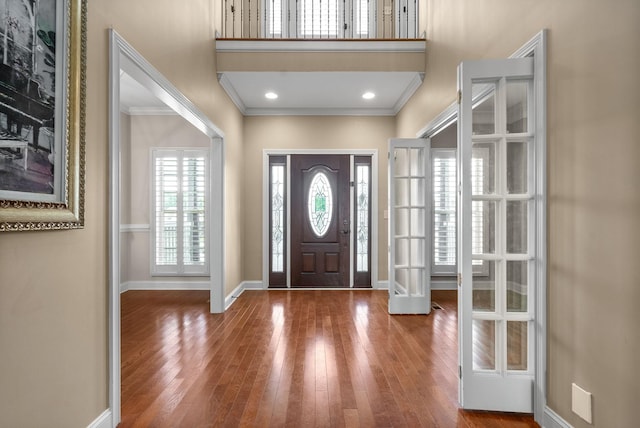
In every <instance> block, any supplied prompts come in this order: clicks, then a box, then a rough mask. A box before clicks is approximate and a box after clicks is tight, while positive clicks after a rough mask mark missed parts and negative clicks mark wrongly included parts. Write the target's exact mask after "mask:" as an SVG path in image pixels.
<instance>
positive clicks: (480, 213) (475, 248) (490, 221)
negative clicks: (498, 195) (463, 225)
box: [471, 201, 496, 254]
mask: <svg viewBox="0 0 640 428" xmlns="http://www.w3.org/2000/svg"><path fill="white" fill-rule="evenodd" d="M471 222H472V223H471V252H472V253H473V254H494V253H495V252H496V202H495V201H473V202H472V203H471Z"/></svg>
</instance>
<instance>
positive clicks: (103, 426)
mask: <svg viewBox="0 0 640 428" xmlns="http://www.w3.org/2000/svg"><path fill="white" fill-rule="evenodd" d="M112 419H113V415H112V413H111V409H107V410H105V411H104V412H102V414H101V415H100V416H98V417H97V418H96V419H95V420H94V421H93V422H91V423H90V424H89V425H87V428H112V427H113V420H112Z"/></svg>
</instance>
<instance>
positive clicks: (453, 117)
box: [416, 30, 547, 425]
mask: <svg viewBox="0 0 640 428" xmlns="http://www.w3.org/2000/svg"><path fill="white" fill-rule="evenodd" d="M531 55H533V58H534V67H533V68H534V80H533V91H534V96H535V101H536V102H535V104H534V108H535V114H536V129H535V135H536V139H537V144H536V153H535V157H536V166H535V168H536V180H537V181H536V187H537V188H538V189H545V195H544V196H543V197H541V198H539V199H538V200H537V201H536V210H537V212H536V219H537V223H538V224H537V229H538V230H539V231H541V232H540V233H538V235H537V236H536V260H537V263H536V277H537V278H538V283H537V286H536V311H535V316H536V321H535V323H536V324H535V344H536V350H535V376H534V393H533V409H534V418H535V420H536V422H538V423H539V424H540V425H542V424H543V422H544V418H545V411H546V410H547V408H546V404H547V398H546V379H545V374H546V371H547V233H546V231H547V198H546V189H547V141H546V138H547V114H546V111H547V108H546V106H547V97H546V88H547V71H546V70H547V30H541V31H540V32H539V33H538V34H536V35H535V36H534V37H533V38H531V40H529V41H528V42H527V43H525V44H524V45H523V46H522V47H520V49H518V50H517V51H515V52H514V53H513V54H512V55H511V56H510V57H509V58H523V57H527V56H531ZM457 120H458V104H457V103H453V104H451V105H449V106H448V107H447V108H446V109H445V110H444V111H443V112H442V113H440V114H439V115H438V116H436V117H435V118H434V119H433V120H432V121H431V122H429V123H428V124H427V125H426V126H425V127H424V128H422V129H421V130H420V131H418V132H417V133H416V137H418V138H431V137H433V136H435V135H436V134H438V133H439V132H440V131H442V130H444V129H445V128H446V127H448V126H449V125H451V124H452V123H453V122H456V121H457ZM458 340H459V339H458Z"/></svg>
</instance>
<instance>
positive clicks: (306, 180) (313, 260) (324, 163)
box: [291, 155, 351, 287]
mask: <svg viewBox="0 0 640 428" xmlns="http://www.w3.org/2000/svg"><path fill="white" fill-rule="evenodd" d="M349 177H350V157H349V155H292V156H291V286H292V287H349V273H350V268H349V266H350V263H349V261H350V234H351V220H350V219H351V216H350V212H349V211H350V198H349V197H350V185H349Z"/></svg>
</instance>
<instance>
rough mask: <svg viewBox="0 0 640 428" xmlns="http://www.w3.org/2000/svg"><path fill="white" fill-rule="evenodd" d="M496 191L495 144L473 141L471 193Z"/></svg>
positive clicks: (483, 193)
mask: <svg viewBox="0 0 640 428" xmlns="http://www.w3.org/2000/svg"><path fill="white" fill-rule="evenodd" d="M495 192H496V144H495V143H474V144H473V150H472V153H471V194H473V195H492V194H494V193H495Z"/></svg>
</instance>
